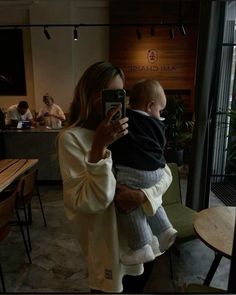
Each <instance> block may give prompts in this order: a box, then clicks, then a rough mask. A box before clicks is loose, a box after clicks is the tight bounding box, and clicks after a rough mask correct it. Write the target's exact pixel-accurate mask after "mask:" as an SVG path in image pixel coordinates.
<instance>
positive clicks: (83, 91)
mask: <svg viewBox="0 0 236 295" xmlns="http://www.w3.org/2000/svg"><path fill="white" fill-rule="evenodd" d="M117 75H119V76H120V77H121V79H122V80H123V81H124V73H123V71H122V70H121V69H120V68H118V67H116V66H114V65H112V64H111V63H109V62H97V63H95V64H93V65H91V66H90V67H89V68H88V69H87V70H86V71H85V72H84V74H83V75H82V77H81V78H80V80H79V82H78V84H77V85H76V87H75V91H74V98H73V101H72V103H71V105H70V110H69V116H68V121H67V124H66V128H69V127H74V126H83V125H84V123H85V122H86V120H87V119H88V117H89V115H90V112H91V110H92V104H93V100H94V98H96V97H97V96H99V95H100V92H101V90H102V89H104V88H106V87H107V85H108V84H109V82H110V81H112V80H113V79H114V78H115V77H116V76H117Z"/></svg>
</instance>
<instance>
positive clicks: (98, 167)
mask: <svg viewBox="0 0 236 295" xmlns="http://www.w3.org/2000/svg"><path fill="white" fill-rule="evenodd" d="M80 140H81V139H79V137H78V136H75V135H74V134H73V133H72V132H71V133H70V132H64V133H62V134H61V135H60V137H59V145H58V153H59V163H60V170H61V175H62V179H63V195H64V206H65V210H66V214H67V217H68V218H69V219H73V218H74V216H75V215H76V213H77V212H78V211H81V212H84V213H91V214H92V213H98V212H100V211H103V210H105V209H106V208H107V207H108V206H109V205H110V203H111V202H112V201H113V198H114V194H115V187H116V180H115V178H114V175H113V173H112V160H111V154H110V152H109V151H107V157H106V158H105V159H102V160H100V161H99V162H97V163H90V162H89V161H88V159H89V152H86V151H85V149H84V147H83V144H82V142H80Z"/></svg>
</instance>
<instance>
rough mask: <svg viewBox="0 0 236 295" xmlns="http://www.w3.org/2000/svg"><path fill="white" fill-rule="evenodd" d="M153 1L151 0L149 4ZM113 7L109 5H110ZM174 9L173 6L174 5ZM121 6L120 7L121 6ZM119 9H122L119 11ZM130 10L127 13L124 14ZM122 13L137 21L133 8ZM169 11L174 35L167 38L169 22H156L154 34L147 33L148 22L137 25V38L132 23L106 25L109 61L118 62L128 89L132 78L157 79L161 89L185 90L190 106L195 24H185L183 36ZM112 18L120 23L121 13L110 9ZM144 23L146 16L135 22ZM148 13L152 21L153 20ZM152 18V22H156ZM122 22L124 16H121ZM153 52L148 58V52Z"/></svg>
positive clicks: (136, 79) (195, 47)
mask: <svg viewBox="0 0 236 295" xmlns="http://www.w3.org/2000/svg"><path fill="white" fill-rule="evenodd" d="M153 5H154V3H153V2H152V6H150V9H151V7H153ZM112 8H113V9H114V8H115V7H114V3H113V6H111V9H112ZM176 9H177V8H176ZM123 10H124V8H123ZM146 10H147V7H146V8H145V11H146ZM120 13H122V12H121V11H120ZM129 13H130V17H129V16H128V15H129ZM125 15H126V17H127V18H128V20H129V23H132V20H133V19H134V20H135V22H134V23H137V17H135V16H134V15H135V12H134V10H126V11H125ZM173 15H174V13H172V14H171V17H172V19H168V20H169V21H171V22H174V23H176V25H175V26H173V28H174V31H175V37H174V39H173V40H171V39H170V36H169V30H170V28H171V27H169V26H165V25H164V26H160V25H158V26H156V27H155V28H154V32H155V34H154V36H151V34H150V28H151V25H150V26H149V25H143V26H139V31H140V33H141V36H142V38H141V39H138V38H137V35H136V29H137V27H135V26H126V27H122V26H121V27H116V26H114V27H111V28H110V61H111V62H112V63H114V64H116V65H118V66H120V67H121V68H122V69H123V70H124V72H125V76H126V85H125V88H126V89H127V90H129V89H130V88H131V87H132V86H133V84H134V83H135V82H137V81H138V80H140V79H144V78H152V79H157V80H159V81H160V83H161V84H162V85H163V87H164V89H165V90H167V92H168V90H172V91H171V92H172V93H174V92H173V91H174V90H176V93H178V94H181V92H183V93H185V97H186V93H189V95H187V97H186V99H187V103H188V105H189V108H190V109H193V104H194V102H193V100H194V86H195V84H194V82H195V68H196V52H197V38H198V26H197V25H195V24H194V25H193V24H191V25H186V26H185V28H186V32H187V35H186V36H183V35H182V34H181V33H180V30H179V27H178V26H177V20H176V19H174V18H173ZM111 16H113V18H112V22H113V23H122V17H121V15H120V16H119V11H118V10H115V12H114V13H112V11H111ZM143 20H145V23H147V19H146V18H145V17H144V18H143V19H142V18H141V19H140V21H139V23H143ZM154 20H155V19H153V17H152V21H154ZM158 21H159V20H158V19H156V23H158ZM123 22H124V19H123ZM152 54H153V56H154V58H153V59H151V56H152Z"/></svg>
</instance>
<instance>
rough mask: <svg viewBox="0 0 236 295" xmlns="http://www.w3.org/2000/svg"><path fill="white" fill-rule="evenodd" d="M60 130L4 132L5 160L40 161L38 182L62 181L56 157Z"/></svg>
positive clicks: (42, 128) (42, 129) (45, 128)
mask: <svg viewBox="0 0 236 295" xmlns="http://www.w3.org/2000/svg"><path fill="white" fill-rule="evenodd" d="M59 131H60V129H48V128H47V127H37V128H31V129H24V130H18V129H16V130H2V131H1V135H2V136H1V137H2V141H3V152H2V154H3V155H4V158H8V159H14V158H17V159H22V158H24V159H27V158H33V159H39V163H38V168H39V173H38V180H40V181H46V180H53V181H55V180H57V181H58V180H61V176H60V171H59V163H58V159H57V156H56V137H57V135H58V133H59Z"/></svg>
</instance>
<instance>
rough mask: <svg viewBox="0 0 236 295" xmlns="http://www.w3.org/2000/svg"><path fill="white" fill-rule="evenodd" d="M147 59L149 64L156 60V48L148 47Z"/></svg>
mask: <svg viewBox="0 0 236 295" xmlns="http://www.w3.org/2000/svg"><path fill="white" fill-rule="evenodd" d="M147 59H148V62H149V63H150V64H153V63H154V62H157V59H158V55H157V51H156V49H149V50H148V52H147Z"/></svg>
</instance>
